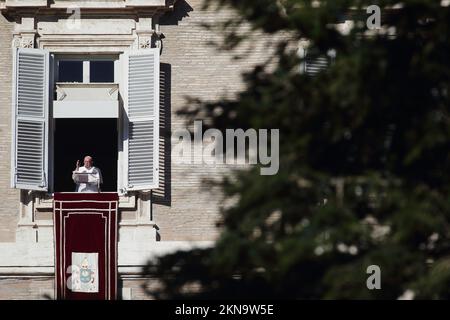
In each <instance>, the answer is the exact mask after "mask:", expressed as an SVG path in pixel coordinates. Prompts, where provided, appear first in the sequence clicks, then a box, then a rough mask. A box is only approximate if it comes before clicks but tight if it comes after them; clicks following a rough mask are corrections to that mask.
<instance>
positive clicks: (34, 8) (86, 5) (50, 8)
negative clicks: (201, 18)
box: [0, 0, 177, 20]
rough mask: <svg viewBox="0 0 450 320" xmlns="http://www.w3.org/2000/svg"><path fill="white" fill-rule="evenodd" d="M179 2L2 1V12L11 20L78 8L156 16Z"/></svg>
mask: <svg viewBox="0 0 450 320" xmlns="http://www.w3.org/2000/svg"><path fill="white" fill-rule="evenodd" d="M176 1H177V0H91V1H86V0H78V1H75V0H0V10H1V11H2V13H3V15H5V16H6V17H8V18H10V19H16V20H17V19H18V18H20V17H22V16H24V15H28V16H30V15H32V16H33V15H52V14H62V13H64V12H68V10H72V9H74V8H77V9H79V10H81V12H82V13H83V15H96V14H97V15H99V14H100V15H101V14H108V15H115V14H122V15H123V14H134V15H139V16H142V15H145V14H147V15H150V16H151V15H154V14H155V13H163V12H165V11H168V10H171V9H173V6H174V4H175V2H176Z"/></svg>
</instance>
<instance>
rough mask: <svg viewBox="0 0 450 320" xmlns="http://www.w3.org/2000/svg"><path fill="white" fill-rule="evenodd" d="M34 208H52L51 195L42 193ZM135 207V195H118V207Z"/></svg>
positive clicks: (46, 209) (47, 209) (45, 209)
mask: <svg viewBox="0 0 450 320" xmlns="http://www.w3.org/2000/svg"><path fill="white" fill-rule="evenodd" d="M35 208H36V210H39V211H49V210H53V196H52V195H48V194H46V195H44V196H43V197H42V196H39V197H37V198H36V202H35ZM135 208H136V196H135V195H130V196H119V209H135Z"/></svg>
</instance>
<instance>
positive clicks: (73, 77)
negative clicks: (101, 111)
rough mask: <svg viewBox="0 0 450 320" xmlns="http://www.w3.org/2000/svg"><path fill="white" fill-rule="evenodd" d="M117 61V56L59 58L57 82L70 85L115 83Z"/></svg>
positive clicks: (69, 56) (57, 58)
mask: <svg viewBox="0 0 450 320" xmlns="http://www.w3.org/2000/svg"><path fill="white" fill-rule="evenodd" d="M116 61H117V57H115V56H102V55H93V56H75V55H63V56H57V57H56V72H55V80H56V82H69V83H114V82H116V81H115V80H116Z"/></svg>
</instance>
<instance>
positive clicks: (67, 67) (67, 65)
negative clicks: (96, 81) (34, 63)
mask: <svg viewBox="0 0 450 320" xmlns="http://www.w3.org/2000/svg"><path fill="white" fill-rule="evenodd" d="M58 81H59V82H83V61H70V60H62V61H59V66H58Z"/></svg>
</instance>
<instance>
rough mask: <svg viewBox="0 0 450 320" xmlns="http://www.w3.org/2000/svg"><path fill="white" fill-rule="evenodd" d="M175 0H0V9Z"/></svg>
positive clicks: (165, 3)
mask: <svg viewBox="0 0 450 320" xmlns="http://www.w3.org/2000/svg"><path fill="white" fill-rule="evenodd" d="M175 2H176V0H90V1H86V0H52V1H49V0H0V9H1V10H5V9H6V10H9V9H17V8H54V9H67V8H72V7H78V8H81V9H89V8H90V9H119V8H155V7H161V8H170V7H172V6H173V4H174V3H175Z"/></svg>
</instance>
